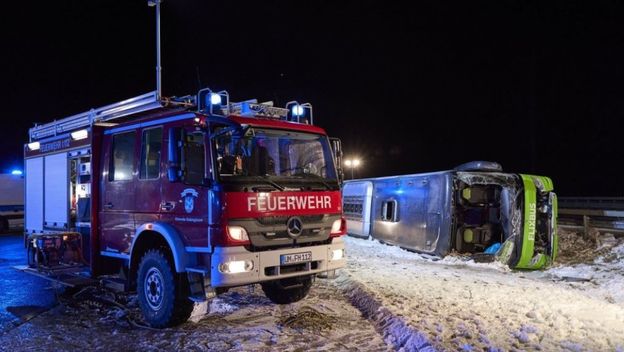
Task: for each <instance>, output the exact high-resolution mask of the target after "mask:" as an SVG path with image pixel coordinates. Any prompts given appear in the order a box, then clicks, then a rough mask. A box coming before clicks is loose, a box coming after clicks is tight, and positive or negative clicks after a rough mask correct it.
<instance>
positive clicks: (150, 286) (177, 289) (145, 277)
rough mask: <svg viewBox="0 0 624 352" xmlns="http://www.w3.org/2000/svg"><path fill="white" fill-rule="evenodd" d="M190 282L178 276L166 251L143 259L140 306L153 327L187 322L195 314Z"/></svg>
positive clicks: (139, 286)
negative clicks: (189, 295)
mask: <svg viewBox="0 0 624 352" xmlns="http://www.w3.org/2000/svg"><path fill="white" fill-rule="evenodd" d="M188 286H189V284H188V280H187V279H186V277H185V276H183V275H178V274H177V273H175V271H174V270H173V269H172V265H171V263H170V261H169V259H168V258H167V256H166V255H165V254H164V252H163V251H162V250H157V249H151V250H149V251H147V252H146V253H145V255H143V258H142V259H141V263H140V264H139V272H138V277H137V295H138V298H139V306H140V307H141V311H143V316H144V317H145V320H146V321H147V322H148V323H149V324H150V326H152V327H155V328H163V327H167V326H173V325H177V324H180V323H183V322H185V321H186V320H187V319H188V318H189V317H190V316H191V312H192V311H193V305H194V304H193V302H192V301H191V300H190V299H189V298H188V292H189V287H188Z"/></svg>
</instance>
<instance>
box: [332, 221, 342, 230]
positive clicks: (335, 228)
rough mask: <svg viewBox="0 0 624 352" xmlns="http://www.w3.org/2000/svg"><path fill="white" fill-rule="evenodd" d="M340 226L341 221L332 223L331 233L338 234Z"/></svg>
mask: <svg viewBox="0 0 624 352" xmlns="http://www.w3.org/2000/svg"><path fill="white" fill-rule="evenodd" d="M341 226H342V220H341V219H338V220H336V221H334V223H333V224H332V229H331V233H338V232H340V227H341Z"/></svg>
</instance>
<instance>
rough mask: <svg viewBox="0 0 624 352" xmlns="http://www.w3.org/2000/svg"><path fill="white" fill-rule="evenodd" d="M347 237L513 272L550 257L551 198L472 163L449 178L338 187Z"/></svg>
mask: <svg viewBox="0 0 624 352" xmlns="http://www.w3.org/2000/svg"><path fill="white" fill-rule="evenodd" d="M342 194H343V202H344V204H343V208H344V214H345V217H346V219H347V233H348V234H349V235H351V236H355V237H362V238H368V237H369V236H372V237H373V238H375V239H377V240H379V241H381V242H384V243H388V244H392V245H397V246H400V247H402V248H405V249H407V250H412V251H416V252H420V253H427V254H431V255H436V256H445V255H447V254H449V253H451V252H458V253H470V254H472V255H473V256H474V258H475V260H479V261H488V260H495V259H498V260H499V261H501V262H503V263H505V264H508V265H509V267H511V268H517V269H539V268H542V267H544V266H546V265H548V264H550V263H551V262H552V261H554V260H555V258H556V255H557V241H558V240H557V226H556V224H557V197H556V195H555V193H554V192H553V183H552V181H551V179H550V178H548V177H544V176H535V175H526V174H513V173H504V172H502V167H501V165H500V164H498V163H495V162H488V161H473V162H469V163H466V164H462V165H460V166H458V167H456V168H455V169H453V170H448V171H440V172H432V173H422V174H411V175H400V176H389V177H379V178H369V179H358V180H351V181H346V182H345V185H344V187H343V191H342Z"/></svg>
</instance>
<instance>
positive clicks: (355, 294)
mask: <svg viewBox="0 0 624 352" xmlns="http://www.w3.org/2000/svg"><path fill="white" fill-rule="evenodd" d="M335 284H336V285H337V287H338V288H339V290H340V291H342V293H343V294H344V295H345V296H346V297H347V298H348V299H349V302H350V303H351V304H352V305H353V306H354V307H355V308H357V309H358V310H359V311H360V312H361V313H362V315H363V316H364V317H365V318H366V319H368V320H370V321H371V322H372V323H373V324H374V325H375V327H376V329H377V330H378V331H379V332H380V333H381V334H382V336H383V338H384V341H386V343H388V344H391V345H392V346H393V347H394V348H395V350H398V351H418V352H421V351H422V352H435V351H436V349H435V348H434V347H433V345H432V344H431V343H430V342H429V340H428V339H427V337H426V336H425V334H423V333H422V332H420V331H418V330H416V329H414V328H413V327H411V326H409V325H408V324H407V323H406V322H405V321H404V320H403V319H402V318H401V317H400V316H397V315H395V314H393V313H392V312H391V311H390V310H389V309H388V308H386V307H384V306H383V305H382V304H381V302H379V301H378V300H377V299H375V297H374V296H373V295H372V294H371V293H369V292H368V291H366V290H365V289H364V287H363V285H361V284H359V283H357V282H355V281H353V280H352V279H350V278H347V277H344V276H342V277H340V278H338V279H336V283H335Z"/></svg>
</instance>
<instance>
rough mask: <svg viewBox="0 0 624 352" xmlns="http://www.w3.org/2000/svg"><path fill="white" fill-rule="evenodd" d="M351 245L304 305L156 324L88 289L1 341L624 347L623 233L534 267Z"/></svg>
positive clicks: (11, 346)
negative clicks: (344, 260) (342, 263)
mask: <svg viewBox="0 0 624 352" xmlns="http://www.w3.org/2000/svg"><path fill="white" fill-rule="evenodd" d="M572 235H573V236H568V237H567V238H576V237H575V235H574V234H572ZM345 242H346V245H347V255H348V259H349V260H348V267H347V268H346V269H345V270H343V271H342V272H341V273H340V275H339V277H338V278H337V279H335V280H326V279H317V280H316V283H315V284H314V286H313V289H312V290H311V292H310V295H309V296H308V297H307V298H306V299H304V300H303V301H301V302H297V303H295V304H291V305H284V306H278V305H275V304H273V303H271V302H270V301H269V300H268V299H267V298H266V297H264V295H263V293H262V290H260V288H259V286H256V290H255V292H250V291H249V290H248V289H247V288H236V289H233V290H231V291H230V292H228V293H226V294H224V295H221V296H219V297H217V298H215V299H213V300H212V301H211V302H209V303H206V304H203V305H197V306H196V309H195V311H194V314H193V317H192V319H191V320H190V321H189V322H187V323H186V324H183V325H181V326H179V327H176V328H171V329H165V330H152V329H148V328H144V327H141V321H140V312H139V310H138V308H137V307H136V298H135V297H134V296H132V295H114V294H113V293H110V292H107V291H103V290H101V289H95V288H93V289H86V290H85V291H83V292H81V293H78V294H76V295H75V297H72V296H71V295H65V296H61V297H60V298H59V302H60V304H59V305H57V306H56V307H55V308H53V309H52V310H49V311H46V312H43V313H41V314H38V315H37V314H26V315H24V317H23V320H24V321H23V324H20V325H18V326H16V327H14V328H11V329H8V330H6V331H4V332H0V350H2V351H4V350H6V351H40V350H54V351H74V350H105V351H106V350H110V351H117V350H139V351H174V350H175V351H178V350H185V351H308V350H314V351H391V350H403V351H418V350H420V351H443V350H444V351H458V350H459V351H536V350H542V351H622V352H624V286H623V284H624V243H623V242H624V241H623V240H616V241H611V242H610V244H609V245H608V246H607V247H605V246H602V247H601V248H598V249H597V250H596V251H594V250H593V249H591V248H590V249H588V250H587V253H590V252H591V253H593V256H588V257H587V258H588V259H587V260H585V262H584V263H575V264H570V263H571V262H574V261H570V258H572V257H573V256H574V253H576V252H574V251H572V252H570V253H572V255H571V256H570V255H569V256H568V257H562V263H566V265H565V266H562V265H556V266H555V267H553V268H551V269H549V270H547V271H536V272H529V271H526V272H519V271H511V270H509V269H508V268H507V267H505V266H503V265H501V264H497V263H489V264H481V263H474V262H473V261H470V260H468V259H467V258H464V257H456V256H449V257H447V258H445V259H443V260H434V259H432V258H429V257H426V256H422V255H419V254H415V253H412V252H408V251H405V250H402V249H400V248H398V247H392V246H388V245H384V244H381V243H379V242H377V241H374V240H362V239H356V238H352V237H346V238H345ZM580 245H581V246H585V247H587V244H585V243H581V244H580Z"/></svg>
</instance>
